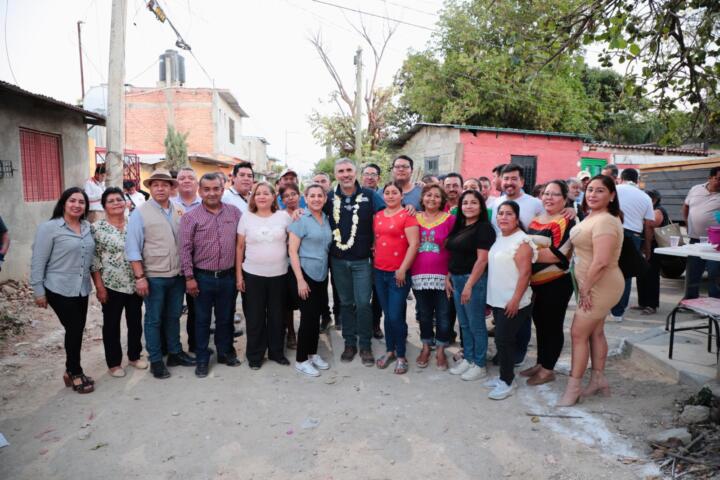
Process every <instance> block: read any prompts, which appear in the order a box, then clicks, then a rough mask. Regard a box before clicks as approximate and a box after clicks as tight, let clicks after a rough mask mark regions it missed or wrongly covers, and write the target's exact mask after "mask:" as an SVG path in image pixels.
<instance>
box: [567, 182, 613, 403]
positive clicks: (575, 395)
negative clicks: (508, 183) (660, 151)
mask: <svg viewBox="0 0 720 480" xmlns="http://www.w3.org/2000/svg"><path fill="white" fill-rule="evenodd" d="M582 207H583V208H582V209H583V211H585V212H590V213H589V215H588V216H587V217H586V218H585V219H584V220H583V221H582V222H580V223H579V224H577V225H576V226H575V227H573V229H572V230H571V231H570V241H571V242H572V244H573V247H574V248H575V270H574V271H575V278H576V280H577V285H578V308H577V310H576V311H575V316H574V317H573V323H572V327H571V329H570V335H571V336H572V361H571V367H570V378H569V379H568V384H567V388H566V389H565V393H564V394H563V396H562V398H561V399H560V401H559V402H558V403H557V406H558V407H569V406H571V405H574V404H575V403H577V401H578V400H579V399H580V397H581V396H588V395H592V394H595V393H598V392H599V393H602V394H604V395H609V394H610V387H609V386H608V382H607V380H606V379H605V361H606V360H607V351H608V347H607V340H606V339H605V331H604V327H605V317H606V316H607V314H608V313H609V312H610V309H611V308H612V307H613V306H614V305H615V304H617V302H618V301H619V300H620V297H621V296H622V293H623V290H624V288H625V279H624V277H623V274H622V272H621V271H620V267H619V266H618V260H619V259H620V251H621V250H622V243H623V226H622V212H621V211H620V202H619V201H618V197H617V191H616V189H615V182H614V181H613V179H612V178H610V177H607V176H605V175H596V176H595V177H593V178H592V179H590V183H588V186H587V189H586V190H585V196H584V197H583V203H582ZM588 357H590V359H591V361H592V372H591V375H590V384H589V385H588V387H587V388H586V389H585V390H582V389H581V383H582V378H583V375H584V374H585V370H586V368H587V363H588Z"/></svg>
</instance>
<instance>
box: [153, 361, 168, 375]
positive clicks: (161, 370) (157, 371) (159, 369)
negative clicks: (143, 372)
mask: <svg viewBox="0 0 720 480" xmlns="http://www.w3.org/2000/svg"><path fill="white" fill-rule="evenodd" d="M150 371H151V372H152V374H153V377H155V378H170V372H169V371H168V369H167V368H165V363H163V361H162V360H160V361H159V362H152V363H151V364H150Z"/></svg>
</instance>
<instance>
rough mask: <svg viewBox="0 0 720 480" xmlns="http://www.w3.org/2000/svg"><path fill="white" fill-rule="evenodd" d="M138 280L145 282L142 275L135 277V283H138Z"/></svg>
mask: <svg viewBox="0 0 720 480" xmlns="http://www.w3.org/2000/svg"><path fill="white" fill-rule="evenodd" d="M140 280H145V275H143V276H141V277H135V281H136V282H139V281H140Z"/></svg>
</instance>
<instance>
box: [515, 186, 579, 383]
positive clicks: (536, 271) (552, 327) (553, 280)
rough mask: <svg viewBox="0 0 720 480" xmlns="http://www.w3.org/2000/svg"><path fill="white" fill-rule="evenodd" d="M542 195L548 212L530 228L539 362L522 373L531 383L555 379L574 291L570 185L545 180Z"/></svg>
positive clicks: (538, 217)
mask: <svg viewBox="0 0 720 480" xmlns="http://www.w3.org/2000/svg"><path fill="white" fill-rule="evenodd" d="M541 199H542V202H543V208H544V209H545V212H544V213H543V214H542V215H539V216H537V217H535V218H533V220H532V221H531V222H530V225H529V226H528V232H527V233H528V234H529V235H530V238H532V240H533V242H534V243H535V245H537V247H538V258H537V261H536V262H535V263H533V265H532V277H531V278H530V285H531V286H532V290H533V293H534V301H533V308H532V319H533V322H535V333H536V335H537V363H536V364H535V366H533V367H531V368H528V369H526V370H523V371H522V372H520V375H522V376H524V377H530V378H528V381H527V384H528V385H541V384H543V383H547V382H552V381H553V380H555V374H554V373H553V369H554V368H555V364H556V363H557V360H558V358H559V357H560V352H562V347H563V343H564V335H563V323H564V322H565V312H566V311H567V306H568V302H569V301H570V296H571V295H572V292H573V284H572V279H571V278H570V258H571V257H572V254H571V252H572V243H571V242H570V229H571V228H572V227H574V226H575V220H567V219H566V218H565V217H564V216H563V209H564V208H565V205H566V202H567V200H568V185H567V184H566V183H565V182H564V181H563V180H553V181H551V182H548V183H546V184H545V189H544V190H543V193H542V196H541Z"/></svg>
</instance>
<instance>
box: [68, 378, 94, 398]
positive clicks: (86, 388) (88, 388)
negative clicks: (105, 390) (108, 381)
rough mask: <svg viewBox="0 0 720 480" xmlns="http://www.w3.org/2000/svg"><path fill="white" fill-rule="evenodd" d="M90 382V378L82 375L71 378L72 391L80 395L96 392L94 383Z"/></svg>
mask: <svg viewBox="0 0 720 480" xmlns="http://www.w3.org/2000/svg"><path fill="white" fill-rule="evenodd" d="M89 380H90V378H89V377H86V376H85V375H84V374H82V373H81V374H80V375H73V376H71V377H70V382H71V384H72V385H71V386H72V389H73V390H75V391H76V392H77V393H80V394H83V393H91V392H93V391H95V386H94V385H93V384H92V383H90V382H89ZM78 381H79V383H78Z"/></svg>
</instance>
